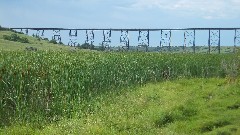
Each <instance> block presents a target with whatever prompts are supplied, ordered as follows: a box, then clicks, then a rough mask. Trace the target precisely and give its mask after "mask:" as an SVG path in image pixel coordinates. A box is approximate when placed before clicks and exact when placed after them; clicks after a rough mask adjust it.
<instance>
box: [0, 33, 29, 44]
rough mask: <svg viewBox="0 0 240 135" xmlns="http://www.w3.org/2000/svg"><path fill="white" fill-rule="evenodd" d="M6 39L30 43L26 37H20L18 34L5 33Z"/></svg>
mask: <svg viewBox="0 0 240 135" xmlns="http://www.w3.org/2000/svg"><path fill="white" fill-rule="evenodd" d="M3 39H4V40H9V41H14V42H21V43H29V41H28V39H27V38H26V37H19V36H18V35H17V34H11V35H10V36H8V35H3Z"/></svg>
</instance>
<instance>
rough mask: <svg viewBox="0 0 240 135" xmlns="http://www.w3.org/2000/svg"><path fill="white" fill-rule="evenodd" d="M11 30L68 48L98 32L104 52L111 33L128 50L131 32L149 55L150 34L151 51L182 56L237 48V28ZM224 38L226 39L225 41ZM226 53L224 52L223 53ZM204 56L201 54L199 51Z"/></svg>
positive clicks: (239, 41) (239, 31) (239, 34)
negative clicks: (47, 36) (177, 41)
mask: <svg viewBox="0 0 240 135" xmlns="http://www.w3.org/2000/svg"><path fill="white" fill-rule="evenodd" d="M10 29H11V30H15V31H19V32H22V33H24V34H27V35H29V31H32V33H35V35H36V36H37V37H40V38H45V32H46V31H52V36H51V38H52V40H56V41H57V42H61V41H62V39H63V38H68V43H67V44H68V45H70V46H77V45H78V44H79V43H80V42H81V41H78V33H84V40H83V43H88V44H94V40H95V38H96V35H95V32H96V31H98V32H99V31H100V32H102V34H101V36H102V37H101V45H102V46H103V47H104V48H105V49H109V48H110V44H111V42H112V33H118V35H119V36H118V38H119V40H118V42H119V44H120V47H119V48H120V49H122V50H130V49H131V45H130V37H129V35H130V32H134V33H135V34H136V36H137V38H136V39H137V41H136V42H137V44H136V45H135V46H134V47H135V48H136V49H137V50H144V51H149V48H150V47H151V46H150V39H151V37H150V33H151V32H159V35H158V37H157V38H155V39H154V40H157V42H158V45H157V46H155V51H160V52H161V51H163V52H165V51H170V52H171V51H172V50H173V48H175V50H176V49H177V50H179V49H180V50H181V51H183V52H192V53H195V52H199V51H200V52H201V50H200V49H202V50H204V48H205V53H213V52H214V53H221V51H223V50H222V49H221V48H222V47H225V48H228V49H230V48H232V49H230V50H228V52H235V51H236V48H237V47H240V28H183V29H67V28H10ZM62 31H65V32H68V37H63V36H62V35H61V32H62ZM201 31H204V32H205V34H204V35H205V37H206V35H207V39H203V38H202V37H200V39H199V40H205V41H207V42H206V46H205V47H204V46H203V45H202V44H197V43H196V38H197V35H196V33H198V32H201ZM226 31H228V32H230V33H232V34H230V35H227V36H226V34H225V35H222V33H224V32H226ZM174 32H181V33H182V35H181V36H179V37H180V40H182V44H181V45H177V46H176V45H175V46H174V45H173V44H172V43H173V40H174V39H173V38H172V35H173V33H174ZM225 36H226V37H225ZM223 37H225V38H227V39H228V40H229V41H232V43H231V44H228V45H225V44H224V45H222V44H221V41H222V38H223ZM225 51H226V50H225ZM202 52H204V51H202Z"/></svg>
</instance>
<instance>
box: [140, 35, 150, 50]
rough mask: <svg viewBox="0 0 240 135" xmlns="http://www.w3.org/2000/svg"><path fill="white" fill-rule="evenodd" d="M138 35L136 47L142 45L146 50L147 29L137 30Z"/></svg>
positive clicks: (147, 44) (147, 45)
mask: <svg viewBox="0 0 240 135" xmlns="http://www.w3.org/2000/svg"><path fill="white" fill-rule="evenodd" d="M138 33H139V35H138V49H139V47H144V48H145V49H146V52H147V51H148V47H149V30H147V31H142V30H139V32H138Z"/></svg>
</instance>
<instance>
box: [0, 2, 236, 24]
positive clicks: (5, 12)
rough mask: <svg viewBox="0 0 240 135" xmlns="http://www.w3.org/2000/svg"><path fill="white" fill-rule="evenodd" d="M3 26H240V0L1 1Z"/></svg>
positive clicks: (0, 13)
mask: <svg viewBox="0 0 240 135" xmlns="http://www.w3.org/2000/svg"><path fill="white" fill-rule="evenodd" d="M0 25H1V26H5V27H61V28H188V27H239V26H240V0H0Z"/></svg>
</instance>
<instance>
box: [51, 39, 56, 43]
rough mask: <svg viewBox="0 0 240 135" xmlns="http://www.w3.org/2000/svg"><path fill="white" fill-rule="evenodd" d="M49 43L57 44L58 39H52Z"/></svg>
mask: <svg viewBox="0 0 240 135" xmlns="http://www.w3.org/2000/svg"><path fill="white" fill-rule="evenodd" d="M49 43H52V44H57V41H56V40H54V39H52V40H50V41H49Z"/></svg>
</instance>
